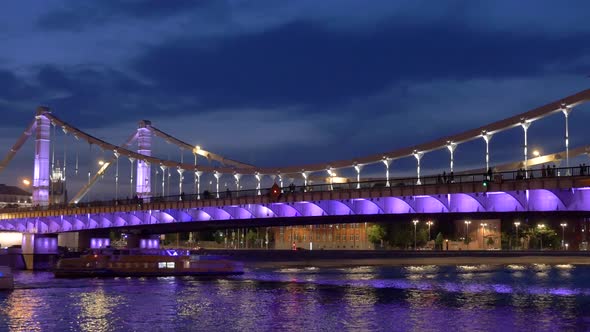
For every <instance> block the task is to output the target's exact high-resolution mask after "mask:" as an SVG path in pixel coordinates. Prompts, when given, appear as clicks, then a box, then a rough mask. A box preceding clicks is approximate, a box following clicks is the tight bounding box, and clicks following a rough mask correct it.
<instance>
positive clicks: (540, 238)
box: [537, 224, 545, 250]
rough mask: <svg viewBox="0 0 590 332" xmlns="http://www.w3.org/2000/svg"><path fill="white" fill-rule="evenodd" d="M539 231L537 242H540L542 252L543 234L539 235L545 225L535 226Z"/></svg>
mask: <svg viewBox="0 0 590 332" xmlns="http://www.w3.org/2000/svg"><path fill="white" fill-rule="evenodd" d="M537 228H538V229H539V240H540V241H541V250H543V233H541V232H542V231H543V230H544V229H545V224H539V225H537Z"/></svg>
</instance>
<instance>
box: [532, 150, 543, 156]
mask: <svg viewBox="0 0 590 332" xmlns="http://www.w3.org/2000/svg"><path fill="white" fill-rule="evenodd" d="M540 155H541V152H539V150H534V151H533V156H535V157H538V156H540Z"/></svg>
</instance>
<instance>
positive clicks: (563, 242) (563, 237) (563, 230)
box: [559, 222, 567, 250]
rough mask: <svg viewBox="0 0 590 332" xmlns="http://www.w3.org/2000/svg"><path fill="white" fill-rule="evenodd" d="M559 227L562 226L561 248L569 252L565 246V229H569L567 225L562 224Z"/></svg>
mask: <svg viewBox="0 0 590 332" xmlns="http://www.w3.org/2000/svg"><path fill="white" fill-rule="evenodd" d="M559 226H561V248H562V249H566V250H567V247H566V246H565V228H566V227H567V223H564V222H562V223H561V224H559Z"/></svg>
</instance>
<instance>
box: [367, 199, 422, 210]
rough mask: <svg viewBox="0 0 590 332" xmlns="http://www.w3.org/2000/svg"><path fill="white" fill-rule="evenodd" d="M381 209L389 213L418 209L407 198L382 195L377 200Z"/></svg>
mask: <svg viewBox="0 0 590 332" xmlns="http://www.w3.org/2000/svg"><path fill="white" fill-rule="evenodd" d="M376 204H378V205H379V206H380V207H381V210H382V211H383V212H385V213H387V214H405V213H415V212H416V210H415V209H414V208H413V207H412V206H411V205H410V204H409V203H408V202H406V201H405V200H403V199H401V198H399V197H381V199H380V200H379V201H377V202H376Z"/></svg>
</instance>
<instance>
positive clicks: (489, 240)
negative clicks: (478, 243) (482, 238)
mask: <svg viewBox="0 0 590 332" xmlns="http://www.w3.org/2000/svg"><path fill="white" fill-rule="evenodd" d="M487 244H488V247H490V246H493V245H494V238H493V237H491V236H490V237H488V241H487Z"/></svg>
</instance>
